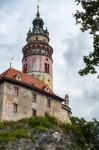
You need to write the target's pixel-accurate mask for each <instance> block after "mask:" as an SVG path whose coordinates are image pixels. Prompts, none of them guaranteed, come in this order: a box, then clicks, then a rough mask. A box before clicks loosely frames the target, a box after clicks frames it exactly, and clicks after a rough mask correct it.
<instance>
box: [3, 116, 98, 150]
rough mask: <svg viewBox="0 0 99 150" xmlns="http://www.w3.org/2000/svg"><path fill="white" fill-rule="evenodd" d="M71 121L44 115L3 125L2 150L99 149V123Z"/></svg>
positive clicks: (82, 120)
mask: <svg viewBox="0 0 99 150" xmlns="http://www.w3.org/2000/svg"><path fill="white" fill-rule="evenodd" d="M71 122H72V124H63V123H60V122H58V121H57V120H56V118H54V117H51V116H48V115H45V117H34V118H30V119H23V120H20V121H17V122H4V123H0V150H89V149H91V150H98V149H99V137H98V135H99V122H98V121H96V120H94V121H92V122H86V121H85V120H84V119H83V118H82V119H79V118H76V117H75V118H74V117H73V118H71ZM93 124H94V126H93ZM91 141H92V142H91ZM89 147H90V148H89Z"/></svg>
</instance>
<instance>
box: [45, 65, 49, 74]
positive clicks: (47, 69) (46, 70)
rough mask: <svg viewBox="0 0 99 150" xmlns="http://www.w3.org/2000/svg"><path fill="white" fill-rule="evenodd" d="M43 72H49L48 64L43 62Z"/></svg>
mask: <svg viewBox="0 0 99 150" xmlns="http://www.w3.org/2000/svg"><path fill="white" fill-rule="evenodd" d="M45 72H46V73H49V64H46V63H45Z"/></svg>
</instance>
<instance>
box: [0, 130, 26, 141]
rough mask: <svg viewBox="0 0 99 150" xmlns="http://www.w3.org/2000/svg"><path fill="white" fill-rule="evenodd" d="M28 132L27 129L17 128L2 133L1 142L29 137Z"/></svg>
mask: <svg viewBox="0 0 99 150" xmlns="http://www.w3.org/2000/svg"><path fill="white" fill-rule="evenodd" d="M27 137H28V132H27V130H26V129H16V130H15V131H10V132H6V133H0V142H9V141H13V140H16V139H17V138H27Z"/></svg>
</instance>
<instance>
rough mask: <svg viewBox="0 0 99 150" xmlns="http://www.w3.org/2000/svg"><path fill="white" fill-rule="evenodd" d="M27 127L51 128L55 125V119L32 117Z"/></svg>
mask: <svg viewBox="0 0 99 150" xmlns="http://www.w3.org/2000/svg"><path fill="white" fill-rule="evenodd" d="M29 125H30V126H31V127H33V128H35V127H38V126H39V127H40V126H41V127H45V128H47V129H50V128H53V127H54V126H55V125H56V118H54V117H51V116H48V115H46V116H45V117H33V118H31V119H30V121H29Z"/></svg>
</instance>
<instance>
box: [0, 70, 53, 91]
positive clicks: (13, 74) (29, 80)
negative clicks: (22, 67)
mask: <svg viewBox="0 0 99 150" xmlns="http://www.w3.org/2000/svg"><path fill="white" fill-rule="evenodd" d="M0 76H1V77H6V78H9V79H13V80H17V81H20V82H21V83H25V84H28V85H31V86H34V87H36V88H38V89H41V90H43V89H44V87H45V86H46V84H45V83H44V82H43V81H41V80H39V79H37V78H36V77H33V76H32V75H27V74H26V73H23V72H21V71H19V70H16V69H14V68H9V69H8V70H6V71H5V72H3V73H2V74H1V75H0ZM17 76H20V80H18V79H17ZM49 92H50V93H53V92H52V90H51V89H49Z"/></svg>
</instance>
